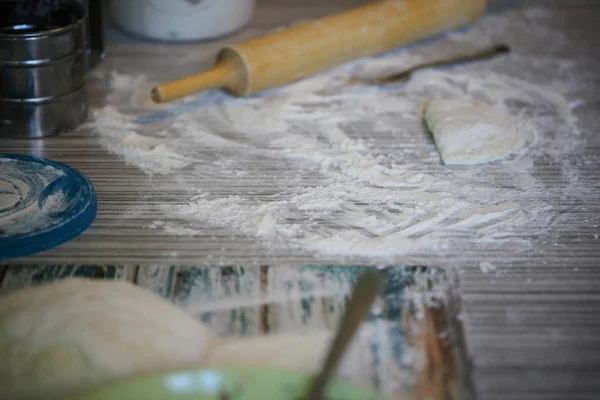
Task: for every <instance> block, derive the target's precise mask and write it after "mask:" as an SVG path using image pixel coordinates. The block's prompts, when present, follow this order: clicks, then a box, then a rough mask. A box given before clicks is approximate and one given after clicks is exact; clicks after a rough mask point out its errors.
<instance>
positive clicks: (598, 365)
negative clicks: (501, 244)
mask: <svg viewBox="0 0 600 400" xmlns="http://www.w3.org/2000/svg"><path fill="white" fill-rule="evenodd" d="M356 3H360V1H357V0H336V1H328V2H325V1H315V0H262V1H259V5H258V6H259V10H260V11H259V12H258V13H257V15H256V17H255V19H254V20H253V22H252V24H251V25H250V26H249V27H248V28H246V29H245V30H244V31H243V32H240V33H238V34H236V35H234V36H231V37H228V38H225V39H223V40H220V41H216V42H210V43H202V44H191V45H190V44H188V45H164V44H155V43H146V42H142V41H140V40H137V39H135V38H131V37H128V36H126V35H124V34H122V33H120V32H118V31H115V30H114V29H111V30H110V31H109V32H108V39H109V46H108V51H107V57H106V59H105V61H104V62H103V64H102V65H101V67H100V71H111V70H116V71H120V72H122V73H131V74H135V73H136V72H146V73H147V72H148V71H149V68H151V71H152V73H153V77H154V78H155V79H158V80H160V79H165V80H166V79H171V78H175V77H177V76H181V75H184V74H188V73H191V72H194V71H196V70H198V69H199V68H203V67H205V66H208V65H209V64H210V62H211V60H212V56H213V55H214V53H215V51H216V50H217V49H218V48H219V47H220V46H221V45H222V44H223V43H230V42H236V41H239V40H242V39H244V38H248V37H252V36H255V35H258V34H260V33H262V32H265V31H266V30H269V29H272V28H274V27H278V26H282V25H285V24H288V23H290V22H293V21H296V20H302V19H307V18H312V17H318V16H321V15H325V14H327V13H330V12H333V11H336V10H340V9H342V8H344V7H347V6H351V5H353V4H356ZM512 3H513V5H514V6H515V7H544V8H545V9H548V10H550V11H551V17H550V18H548V19H546V20H545V22H544V23H545V24H546V25H547V27H549V28H552V29H554V30H560V31H562V32H563V33H564V35H565V37H567V38H568V40H569V43H570V44H569V46H567V47H566V48H564V49H562V50H561V51H560V54H554V55H555V56H560V57H561V58H563V59H568V60H574V61H575V62H577V63H584V64H586V65H587V67H588V69H589V70H590V71H595V75H593V76H592V77H591V78H590V77H586V79H589V81H588V82H587V88H586V89H585V90H582V91H580V93H578V95H579V97H580V98H582V99H584V100H585V106H584V107H580V108H579V109H577V111H576V115H577V117H578V119H579V122H578V126H579V129H580V131H581V134H582V135H583V136H584V138H585V146H584V147H583V148H581V149H578V150H577V151H578V153H575V154H569V155H567V156H566V157H565V162H570V163H572V164H577V160H578V159H580V158H585V159H586V160H592V161H591V162H587V163H582V164H581V165H578V172H579V175H578V179H580V181H581V182H582V183H583V184H585V185H587V186H588V187H589V188H590V191H589V192H588V194H587V195H585V196H581V197H578V198H565V199H563V200H561V201H558V202H556V204H554V206H555V207H557V208H559V209H560V210H561V212H560V214H561V217H560V218H559V219H558V220H557V221H555V223H554V224H553V225H552V226H551V227H550V228H549V231H548V232H546V233H545V234H544V235H539V237H538V235H533V236H534V239H533V242H534V246H533V247H532V249H531V250H530V251H528V252H523V253H520V254H519V255H517V256H512V257H507V250H506V249H498V250H497V251H491V250H488V251H487V252H486V254H485V259H486V260H489V261H490V262H492V263H493V264H494V265H495V266H496V267H497V271H496V272H495V273H492V274H484V273H482V271H481V270H480V268H479V262H480V261H481V259H482V258H481V257H480V256H481V254H479V255H478V254H476V253H469V254H468V255H464V254H461V253H460V251H458V250H457V251H456V253H451V252H450V253H446V254H444V255H443V257H441V256H439V255H435V254H434V255H422V256H419V257H416V258H411V259H409V260H406V259H401V258H399V259H398V260H397V262H398V265H407V264H412V265H416V263H418V264H419V265H428V266H433V267H441V268H445V269H449V270H453V271H456V273H457V276H458V277H459V279H460V293H461V295H462V303H463V306H464V310H463V313H462V314H461V316H462V321H463V322H464V324H465V331H466V342H467V346H468V350H469V353H470V355H471V357H472V358H473V361H474V365H475V371H474V376H473V378H474V381H475V383H476V386H477V391H478V394H479V397H480V398H481V399H483V400H511V399H514V400H526V399H532V400H534V399H536V400H537V399H556V400H565V399H573V400H584V399H586V400H587V399H590V400H591V399H598V398H600V379H598V376H599V374H600V335H598V332H600V240H598V238H597V234H598V232H599V230H600V228H598V226H600V217H599V216H600V193H599V191H600V131H599V130H598V126H600V96H599V95H598V93H600V2H598V1H594V0H537V1H536V0H529V1H521V2H518V1H517V2H512ZM520 40H521V41H520V42H519V43H516V42H515V43H509V44H510V45H512V46H514V47H517V48H521V49H526V51H528V52H530V53H531V54H534V55H539V56H540V57H543V56H544V55H545V54H546V52H547V51H549V50H548V49H547V48H545V46H533V45H528V40H529V38H527V37H522V38H521V39H520ZM548 45H549V46H550V43H549V44H548ZM191 50H193V56H192V57H191V58H188V60H192V61H193V62H187V63H177V64H176V65H173V63H172V60H173V59H177V57H179V56H183V55H185V54H189V53H190V51H191ZM150 64H151V67H149V65H150ZM549 73H550V74H552V71H549ZM582 79H583V78H582ZM92 86H93V85H92ZM94 87H97V86H94ZM94 90H96V89H94ZM101 93H102V92H101V91H99V92H98V94H96V95H95V96H92V99H91V101H92V105H93V106H99V105H102V104H103V103H104V100H105V99H104V98H103V97H102V94H101ZM0 149H1V151H2V152H7V153H21V154H34V155H37V156H42V157H47V158H50V159H53V160H56V161H59V162H63V163H66V164H69V165H71V166H73V167H75V168H78V169H79V170H80V171H82V172H83V173H85V174H86V175H87V176H88V177H89V178H90V179H91V181H92V182H93V183H94V185H95V188H96V190H97V195H98V201H99V205H100V206H99V207H100V208H99V215H98V218H97V220H96V222H95V224H94V225H93V226H92V228H91V229H90V230H89V231H87V232H86V233H85V234H84V235H83V236H82V237H81V238H78V239H77V240H74V241H73V242H71V243H68V244H66V245H64V246H61V247H59V248H57V249H53V250H50V251H47V252H44V253H42V254H38V255H34V256H32V257H28V258H24V259H19V260H10V261H9V262H8V263H7V264H6V265H5V266H4V267H2V268H3V269H0V274H2V273H5V272H6V271H7V269H8V272H7V273H8V275H7V276H9V275H10V276H14V272H15V268H16V267H17V266H22V265H30V264H35V265H40V264H43V265H47V264H55V265H66V264H73V265H83V264H93V265H99V264H111V265H120V266H139V265H142V266H146V267H152V268H156V267H157V266H159V267H160V266H164V267H167V266H171V265H205V266H210V265H213V264H219V265H248V266H253V267H255V266H259V265H270V266H272V267H282V268H283V267H294V266H301V265H334V264H350V265H352V264H354V265H356V264H359V263H361V262H365V261H366V260H363V259H360V258H358V259H347V258H344V259H338V258H336V257H315V256H314V255H312V254H306V253H303V252H295V251H293V250H290V251H287V252H268V251H265V249H264V247H262V246H260V245H259V244H257V243H255V242H254V241H253V240H252V239H251V238H247V237H244V236H243V235H238V236H232V235H231V232H228V231H227V230H226V229H217V228H215V229H212V230H211V231H210V232H209V233H207V234H206V236H203V237H195V238H179V237H172V236H168V235H165V234H162V233H161V232H159V231H156V230H154V231H149V230H148V229H146V228H145V227H147V226H148V224H149V223H151V222H152V221H153V220H155V219H156V214H155V213H153V212H152V211H141V212H140V214H139V215H136V216H135V217H134V218H132V217H125V216H124V214H123V210H124V209H129V210H131V209H134V208H135V207H137V206H139V205H142V204H158V203H160V202H161V201H166V200H165V198H166V197H165V196H167V197H168V201H171V202H175V203H178V202H179V203H184V202H185V201H186V200H187V196H186V195H185V194H178V193H169V194H165V193H157V192H156V191H155V189H154V186H153V184H152V183H153V182H152V180H151V179H150V178H149V177H148V176H146V175H145V174H144V173H143V172H141V171H139V170H137V169H135V168H134V167H132V166H128V165H126V164H125V163H124V162H123V160H122V159H120V158H119V157H118V156H116V155H112V154H109V153H108V152H107V151H106V150H105V149H103V148H102V147H101V146H100V145H99V144H98V143H97V142H96V140H95V139H94V138H92V137H90V136H89V135H87V134H86V131H85V129H81V130H78V131H77V132H73V133H69V134H65V135H63V136H61V137H58V138H52V139H46V140H39V141H34V142H27V141H10V142H7V141H5V142H0ZM537 167H538V168H539V171H540V172H539V174H540V175H539V176H540V177H541V179H546V178H547V179H546V181H548V182H554V183H553V184H555V185H558V186H560V185H566V184H567V183H568V182H565V180H568V178H566V177H562V178H561V177H560V176H556V171H555V170H554V169H552V168H551V167H552V166H551V165H543V164H541V165H540V166H537ZM154 179H155V180H156V179H160V178H159V177H154ZM561 179H562V180H561ZM594 235H596V236H594ZM214 254H218V255H219V259H218V261H215V258H212V255H214ZM209 255H210V257H209ZM11 274H12V275H11ZM0 276H1V275H0Z"/></svg>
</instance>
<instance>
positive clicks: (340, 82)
mask: <svg viewBox="0 0 600 400" xmlns="http://www.w3.org/2000/svg"><path fill="white" fill-rule="evenodd" d="M526 14H527V15H525V16H521V19H518V20H516V19H515V17H514V16H511V15H493V16H491V17H487V18H486V19H485V20H484V21H483V22H482V23H481V24H479V25H478V26H477V27H476V28H474V29H471V30H468V31H466V32H462V33H460V34H452V35H450V37H449V42H450V43H455V44H456V46H457V47H456V48H455V51H458V50H456V49H458V48H461V46H462V45H463V44H465V45H468V46H472V45H473V44H474V43H484V42H486V40H488V39H490V40H492V39H494V40H496V39H497V38H498V37H502V36H503V35H504V33H505V30H506V29H507V27H508V26H511V27H512V26H513V25H512V24H513V23H514V24H516V26H517V28H518V29H522V30H526V31H527V32H529V31H532V28H531V27H530V26H529V25H527V23H526V20H527V19H528V18H529V19H531V18H543V17H544V15H543V13H542V12H540V11H539V10H538V11H535V12H534V11H529V12H528V13H526ZM511 29H512V28H511ZM501 32H502V35H501V34H500V33H501ZM512 34H514V35H518V34H519V32H515V31H512ZM520 34H523V33H522V32H521V33H520ZM553 34H555V36H556V40H557V41H556V42H554V43H555V44H556V45H557V46H558V45H560V43H561V40H559V39H560V34H559V33H556V32H553ZM449 42H448V41H446V42H444V43H443V44H442V45H441V47H440V46H435V44H434V45H429V47H428V45H424V46H423V49H422V50H421V51H420V52H417V50H414V49H412V50H409V51H406V50H403V51H400V52H395V53H390V54H388V55H385V56H383V57H375V58H369V59H365V60H361V61H359V62H356V63H353V64H350V65H346V66H343V67H341V68H338V69H336V70H334V71H330V72H328V73H325V74H321V75H317V76H314V77H311V78H309V79H305V80H302V81H300V82H298V83H295V84H292V85H288V86H286V87H283V88H278V89H275V90H271V91H268V92H265V93H262V94H260V95H256V96H252V97H250V98H247V99H235V98H231V97H229V96H227V95H226V94H224V93H221V92H207V93H203V94H200V95H198V96H192V97H190V98H187V99H184V100H183V101H181V102H179V103H177V104H172V105H161V106H160V107H158V106H157V107H150V106H148V105H147V103H146V100H145V97H144V96H142V95H140V93H141V91H140V87H141V88H144V90H147V89H148V88H150V87H151V86H152V84H153V83H154V82H151V81H150V80H149V79H148V78H146V77H143V76H141V77H136V78H132V77H129V78H128V77H127V76H123V75H120V74H117V73H113V74H112V82H113V84H112V93H111V95H110V96H109V102H112V103H119V104H121V103H122V104H124V105H125V106H126V107H125V108H124V109H119V110H117V109H116V108H114V107H105V108H103V109H97V110H95V112H94V114H95V119H94V122H93V123H92V127H93V129H94V130H95V132H96V133H97V135H98V140H99V141H100V143H102V144H103V146H105V147H106V148H107V149H108V150H109V151H111V152H113V153H115V154H119V155H121V156H122V157H123V158H124V160H125V161H126V162H127V163H129V164H131V165H135V166H137V167H139V168H140V169H142V170H143V171H145V172H146V173H148V174H152V175H164V176H168V177H169V179H165V180H161V182H160V184H159V183H156V182H154V183H153V184H154V185H160V186H156V188H155V190H157V191H159V192H165V193H168V192H171V191H176V192H178V193H182V192H183V193H186V194H188V201H187V202H185V203H184V204H180V203H171V202H165V203H164V204H162V205H161V206H160V210H161V211H162V213H163V214H164V216H165V219H168V220H169V221H170V222H169V223H168V224H167V223H164V222H160V221H158V223H157V222H155V223H154V224H152V225H151V226H150V227H152V228H155V229H163V230H164V231H165V232H166V233H167V234H170V235H176V236H190V235H202V234H203V232H204V231H205V229H206V227H215V226H218V227H225V228H227V229H228V230H229V231H230V232H231V233H232V234H240V235H245V236H248V237H252V238H256V239H257V240H259V241H261V242H264V243H265V244H267V245H269V246H274V247H277V246H282V248H285V247H289V248H295V249H301V250H303V251H307V252H310V253H313V254H324V255H331V256H348V257H367V258H372V259H382V260H384V261H385V260H390V259H394V258H395V257H398V256H403V255H406V254H410V253H413V252H418V251H427V252H431V251H438V250H444V249H448V248H451V247H452V246H453V244H454V243H456V242H457V241H463V242H467V243H470V244H472V245H477V244H482V245H489V246H492V247H497V246H498V245H501V244H505V245H508V246H510V248H511V249H512V251H514V252H518V251H524V250H528V249H530V246H531V244H530V242H529V239H528V234H529V233H531V231H535V232H539V230H540V229H544V227H545V226H546V225H547V224H548V221H551V220H552V215H553V210H552V208H551V207H550V206H548V205H547V203H546V199H547V198H548V193H549V192H548V190H547V188H546V187H545V186H544V184H543V182H540V181H539V180H538V179H536V177H535V176H534V175H532V174H531V168H532V166H533V163H534V162H533V160H534V159H535V157H541V156H543V157H556V158H557V159H560V158H561V156H562V155H563V154H564V152H565V151H568V150H569V146H577V145H578V144H577V143H578V142H577V141H575V140H569V141H568V142H567V141H563V139H564V138H568V137H571V138H574V137H577V136H576V134H577V133H578V130H577V125H576V124H577V120H576V118H575V117H574V116H573V112H572V110H573V108H574V107H576V106H577V103H576V102H572V101H571V102H570V101H568V100H567V99H566V97H565V95H566V94H569V92H570V91H576V90H575V89H573V88H572V86H571V85H570V83H569V82H570V81H569V80H568V77H565V79H563V80H555V81H553V82H547V85H546V86H543V85H541V84H534V83H530V82H529V79H528V81H525V80H523V79H520V78H517V76H519V74H517V73H514V71H513V69H514V70H517V71H518V70H521V69H523V66H524V65H529V64H530V63H531V61H532V59H531V58H528V57H526V56H522V55H510V56H507V57H506V58H498V59H495V60H493V61H489V62H487V63H486V64H485V66H484V67H483V68H482V67H481V65H482V64H481V63H475V64H473V65H467V66H461V67H460V68H457V70H456V71H451V70H425V71H421V72H419V73H416V74H414V76H413V78H412V79H411V81H409V82H408V83H407V84H405V85H392V86H388V87H372V86H364V85H353V84H349V81H350V79H351V77H352V76H357V75H360V76H375V75H379V74H380V73H382V72H389V71H392V70H394V69H403V68H405V67H409V66H411V65H414V64H416V63H418V62H421V61H423V60H424V59H428V58H429V57H432V54H433V55H434V56H435V58H437V57H439V56H440V55H439V54H438V53H439V51H438V50H439V49H446V51H447V49H448V48H451V47H452V46H450V45H449V44H448V43H449ZM535 60H537V59H535ZM537 61H539V62H538V64H539V66H538V67H539V68H540V69H543V68H545V67H544V66H547V65H548V64H558V65H560V66H561V68H562V70H561V71H563V72H564V74H566V75H569V74H570V73H571V72H570V71H571V70H572V69H573V68H575V65H573V64H569V63H566V62H562V61H561V60H558V59H544V60H542V61H540V60H537ZM536 68H537V67H536ZM563 72H561V73H563ZM132 82H135V84H132ZM434 99H462V100H466V101H478V102H482V103H485V104H487V105H489V106H492V107H495V108H497V109H499V110H502V111H503V112H505V113H507V114H509V115H512V116H514V117H516V118H517V117H518V118H520V119H523V120H527V121H528V122H529V123H530V124H531V126H532V127H533V128H534V129H535V130H536V132H537V133H538V136H539V137H538V143H537V144H536V145H535V146H534V147H533V148H531V149H530V150H529V152H527V153H525V154H520V155H518V156H513V157H512V158H509V159H508V160H507V161H505V162H500V163H498V162H497V163H493V164H490V165H482V166H478V167H476V168H474V169H464V168H460V167H458V168H446V167H443V166H442V165H441V163H440V159H439V155H438V154H437V152H436V151H435V146H434V144H433V142H432V141H431V138H430V136H429V135H430V134H429V133H428V132H427V130H426V129H424V127H423V125H422V115H421V113H422V111H423V105H424V104H425V103H426V102H428V101H431V100H434ZM574 134H575V135H574ZM499 171H500V173H498V172H499ZM490 172H494V173H493V174H490ZM561 194H562V192H560V193H559V194H557V195H561ZM529 230H531V231H529Z"/></svg>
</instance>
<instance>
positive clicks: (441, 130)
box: [425, 99, 532, 165]
mask: <svg viewBox="0 0 600 400" xmlns="http://www.w3.org/2000/svg"><path fill="white" fill-rule="evenodd" d="M425 122H426V123H427V127H428V128H429V130H430V131H431V133H432V134H433V137H434V139H435V143H436V146H437V148H438V151H439V153H440V156H441V158H442V161H443V162H444V164H446V165H473V164H483V163H487V162H491V161H495V160H500V159H503V158H505V157H507V156H509V155H510V154H513V153H516V152H517V151H519V150H520V149H522V148H523V147H524V146H525V145H526V144H527V143H528V142H529V141H530V140H531V137H532V132H531V130H530V129H527V128H526V127H525V126H524V125H523V123H522V122H521V121H519V120H518V119H516V118H514V117H512V116H510V115H507V114H505V113H502V112H501V111H499V110H496V109H494V108H492V107H491V106H489V105H488V104H486V103H483V102H477V101H471V100H464V99H458V100H457V99H442V100H434V101H432V102H431V103H430V104H429V105H428V106H427V108H426V110H425Z"/></svg>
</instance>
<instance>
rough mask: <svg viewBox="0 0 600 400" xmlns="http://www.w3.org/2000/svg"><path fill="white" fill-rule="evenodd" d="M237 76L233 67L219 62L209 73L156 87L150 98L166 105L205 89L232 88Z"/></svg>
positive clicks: (227, 63) (228, 63)
mask: <svg viewBox="0 0 600 400" xmlns="http://www.w3.org/2000/svg"><path fill="white" fill-rule="evenodd" d="M238 75H239V74H238V71H237V69H236V66H235V65H233V64H232V63H230V62H227V61H221V62H219V63H218V64H217V65H216V66H215V67H214V68H213V69H211V70H209V71H206V72H202V73H199V74H196V75H192V76H189V77H186V78H183V79H179V80H176V81H173V82H169V83H165V84H162V85H159V86H156V87H155V88H153V89H152V91H151V92H150V96H151V97H152V100H153V101H154V102H155V103H167V102H170V101H173V100H176V99H180V98H182V97H185V96H189V95H192V94H196V93H198V92H202V91H204V90H207V89H219V88H226V87H229V86H232V85H234V84H235V82H236V81H237V76H238Z"/></svg>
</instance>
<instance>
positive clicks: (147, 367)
mask: <svg viewBox="0 0 600 400" xmlns="http://www.w3.org/2000/svg"><path fill="white" fill-rule="evenodd" d="M211 341H212V337H211V334H210V331H209V330H208V328H206V327H204V326H203V325H202V324H200V323H199V322H198V321H196V320H195V319H194V318H192V317H191V316H189V315H188V314H186V313H185V312H184V311H183V310H181V309H179V308H177V307H176V306H175V305H173V304H171V303H170V302H168V301H166V300H164V299H162V298H161V297H160V296H158V295H156V294H154V293H152V292H150V291H148V290H145V289H142V288H140V287H138V286H135V285H133V284H130V283H128V282H119V281H93V280H83V279H68V280H63V281H59V282H57V283H51V284H44V285H40V286H33V287H29V288H26V289H24V290H19V291H16V292H13V293H9V294H6V295H4V296H1V297H0V398H1V399H11V400H37V399H44V400H54V399H56V400H58V399H60V400H62V399H64V398H65V397H66V396H70V395H73V394H76V393H80V392H82V391H86V390H88V389H90V388H92V387H94V386H96V385H102V384H106V383H108V382H111V381H113V380H117V379H120V378H124V377H129V376H132V375H138V374H144V373H151V372H158V371H163V370H170V369H179V368H187V367H192V366H199V365H202V364H203V363H204V362H205V360H206V358H207V353H208V349H209V347H210V344H211Z"/></svg>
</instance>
